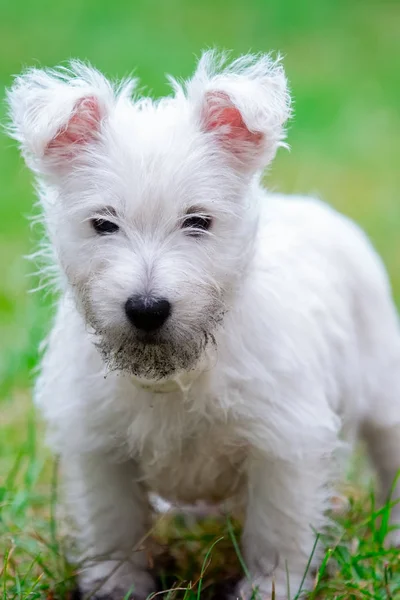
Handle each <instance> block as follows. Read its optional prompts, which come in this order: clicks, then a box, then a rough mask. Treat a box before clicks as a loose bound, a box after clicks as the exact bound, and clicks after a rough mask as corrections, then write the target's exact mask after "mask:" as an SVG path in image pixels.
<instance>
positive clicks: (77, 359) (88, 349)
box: [8, 53, 400, 600]
mask: <svg viewBox="0 0 400 600" xmlns="http://www.w3.org/2000/svg"><path fill="white" fill-rule="evenodd" d="M134 86H135V82H134V81H127V82H124V83H122V84H121V85H119V86H115V85H112V84H111V83H109V82H108V81H107V80H106V79H105V78H104V77H103V76H102V75H101V74H100V73H98V72H97V71H96V70H94V69H93V68H91V67H89V66H86V65H83V64H81V63H78V62H73V63H72V64H71V67H70V69H69V70H66V69H59V70H56V71H41V70H36V69H33V70H30V71H27V72H26V73H24V74H23V75H21V76H20V77H18V78H17V79H16V81H15V83H14V86H13V87H12V89H11V90H10V91H9V94H8V100H9V105H10V114H11V122H12V125H11V128H10V130H11V135H13V136H14V138H15V139H17V140H18V142H19V143H20V146H21V150H22V153H23V155H24V157H25V159H26V161H27V163H28V165H29V166H30V168H31V169H32V170H33V171H34V173H35V174H36V176H37V179H38V182H39V195H40V201H41V204H42V208H43V215H44V221H45V224H46V228H47V232H48V237H49V239H50V243H51V246H52V249H53V252H54V255H55V261H56V264H57V265H58V269H59V274H60V282H59V285H60V290H61V293H60V301H59V306H58V311H57V315H56V318H55V323H54V326H53V329H52V332H51V334H50V336H49V338H48V341H47V344H46V350H45V354H44V358H43V361H42V369H41V375H40V377H39V379H38V382H37V386H36V402H37V404H38V406H39V407H40V408H41V410H42V411H43V413H44V416H45V418H46V420H47V422H48V430H49V438H50V441H51V444H52V447H53V448H54V450H55V452H57V453H58V454H59V455H60V456H61V461H62V465H63V473H64V480H65V488H66V495H67V501H68V504H69V507H70V511H71V515H73V518H74V519H75V522H76V525H77V531H78V534H77V538H78V539H77V541H78V545H79V547H80V550H81V552H82V555H83V556H85V557H86V558H88V557H89V558H90V559H91V560H89V562H88V563H87V568H86V569H85V570H84V571H83V572H82V574H81V578H80V585H81V588H82V590H83V591H85V592H89V591H92V590H94V589H95V590H97V591H96V594H97V596H96V597H104V596H106V597H107V598H112V599H113V600H117V599H118V600H119V599H120V598H122V597H123V596H124V594H126V593H127V592H128V591H129V590H130V589H132V586H133V589H134V592H133V596H134V598H135V599H143V598H146V596H147V595H148V594H149V593H150V592H151V591H152V590H153V581H152V579H151V577H150V575H149V574H148V573H147V571H146V559H145V553H144V552H143V551H142V550H141V544H142V541H143V539H144V537H145V536H146V532H147V531H148V528H149V522H150V508H149V496H148V494H149V493H150V492H152V493H156V494H158V495H160V496H161V497H163V498H165V499H167V500H168V501H171V502H176V503H186V504H191V503H196V502H197V501H199V500H201V501H206V502H209V503H212V504H216V503H226V506H229V508H230V509H232V510H233V509H235V508H237V507H240V508H242V509H243V510H244V511H245V515H246V517H245V523H244V534H243V540H242V544H243V551H244V554H245V559H246V562H247V565H248V568H249V572H250V574H251V580H250V581H247V580H244V581H243V582H241V583H240V585H239V587H238V590H237V596H238V597H240V598H244V599H247V600H250V597H251V594H252V590H251V587H252V586H255V587H257V588H258V590H259V592H260V595H261V596H262V598H266V597H268V595H270V594H271V581H272V577H274V579H275V589H276V594H277V597H279V598H281V599H286V598H287V597H288V596H287V589H288V582H287V573H289V585H290V589H291V591H292V594H293V595H294V594H295V593H296V592H297V589H298V587H299V585H300V582H301V580H302V577H303V574H304V571H305V567H306V564H307V561H308V558H309V556H310V553H311V550H312V547H313V544H314V535H315V533H314V532H315V530H321V529H322V528H323V527H324V526H325V525H326V522H327V521H326V519H327V517H326V516H325V513H326V509H327V508H328V507H329V498H330V493H331V487H332V483H333V479H334V467H335V459H334V456H335V455H336V452H337V451H338V450H339V449H340V447H341V446H342V445H343V440H347V441H352V440H353V439H355V438H356V437H357V436H362V437H363V438H364V439H366V441H367V443H368V447H369V451H370V454H371V456H372V458H373V460H374V462H375V464H376V467H377V469H378V474H379V476H380V481H381V492H382V499H385V498H386V497H387V495H388V494H389V491H390V488H391V486H392V483H393V480H394V477H395V475H396V472H397V469H398V468H399V467H400V337H399V328H398V322H397V316H396V313H395V309H394V306H393V302H392V299H391V293H390V288H389V284H388V281H387V277H386V274H385V272H384V269H383V267H382V264H381V262H380V260H379V259H378V257H377V255H376V254H375V252H374V250H373V249H372V247H371V245H370V243H369V242H368V240H367V239H366V237H365V236H364V235H363V233H362V232H361V231H360V230H359V229H358V228H357V227H356V226H355V225H354V224H353V223H351V222H350V221H348V220H347V219H346V218H344V217H342V216H340V215H338V214H337V213H336V212H335V211H333V210H331V209H330V208H328V207H327V206H324V205H323V204H322V203H320V202H319V201H317V200H313V199H307V198H300V197H293V198H284V197H280V196H277V195H271V194H268V193H267V192H266V191H265V190H263V189H262V187H261V185H260V177H261V172H262V169H263V168H264V167H265V166H266V165H267V164H268V163H269V162H270V161H271V160H272V158H273V157H274V155H275V152H276V150H277V148H278V146H279V145H282V143H283V139H284V130H283V127H284V123H285V121H286V120H287V118H288V117H289V114H290V99H289V94H288V90H287V83H286V79H285V75H284V72H283V69H282V66H281V65H280V63H279V61H275V62H274V61H272V60H271V58H270V57H269V56H245V57H243V58H241V59H239V60H237V61H235V62H233V63H232V64H231V65H226V64H225V63H224V60H223V59H222V58H221V57H218V56H217V55H215V54H213V53H206V54H204V55H203V57H202V58H201V60H200V62H199V65H198V68H197V71H196V73H195V74H194V76H193V78H192V79H190V80H189V81H188V82H185V83H183V84H179V83H177V82H176V81H174V80H172V87H173V93H172V95H171V96H170V97H167V98H163V99H161V100H159V101H154V100H151V99H150V98H144V97H137V98H134V99H132V98H131V93H132V90H133V88H134ZM188 214H189V215H197V216H199V215H200V216H202V215H203V216H204V215H205V216H207V217H210V218H211V219H212V226H211V228H210V230H209V231H202V230H199V231H194V232H193V231H192V232H191V231H189V230H187V229H185V227H184V222H185V219H186V218H187V215H188ZM93 219H103V220H104V219H106V220H110V221H111V222H113V223H114V225H117V226H118V227H119V230H118V231H115V232H114V233H112V234H109V235H99V234H98V233H96V231H95V230H94V228H93ZM138 294H139V295H147V296H151V297H163V298H167V299H168V300H169V302H170V303H171V306H172V312H171V316H170V317H169V319H168V320H167V321H166V323H165V325H164V326H163V327H162V328H161V330H160V331H158V332H156V333H155V334H154V335H151V336H143V335H142V332H140V331H138V330H136V329H135V327H133V326H132V325H131V323H129V321H128V319H127V316H126V314H125V311H124V305H125V302H126V301H127V299H128V298H129V297H131V296H132V295H138ZM399 492H400V489H399V486H398V485H397V486H396V487H395V490H394V495H395V496H396V497H397V496H399ZM392 520H393V525H398V524H399V522H400V510H399V508H398V507H395V508H394V509H393V511H392ZM393 541H394V542H399V541H400V535H399V532H398V531H396V530H394V531H393ZM317 555H318V553H316V555H315V560H317ZM309 584H310V579H309V578H306V587H307V586H308V585H309Z"/></svg>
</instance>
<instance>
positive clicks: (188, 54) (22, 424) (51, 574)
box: [0, 0, 400, 600]
mask: <svg viewBox="0 0 400 600" xmlns="http://www.w3.org/2000/svg"><path fill="white" fill-rule="evenodd" d="M399 31H400V3H399V2H398V1H396V0H392V1H390V0H380V1H379V0H376V1H374V2H373V1H371V0H363V1H361V0H347V2H346V1H345V0H303V1H302V2H299V1H296V0H247V1H245V0H202V1H201V2H194V0H193V1H192V0H186V1H184V0H130V1H128V0H113V2H109V1H107V0H96V1H95V0H87V1H83V0H59V1H58V2H54V1H53V2H51V1H50V0H35V2H33V1H31V2H29V1H28V0H25V1H24V0H13V1H12V0H0V90H2V91H0V95H1V96H3V90H4V88H5V87H6V86H8V85H9V84H10V82H11V79H12V75H13V74H16V73H18V72H20V71H21V69H22V68H23V67H24V66H28V65H46V66H52V65H55V64H58V63H60V62H62V61H65V60H66V59H68V58H70V57H79V58H82V59H87V60H89V61H91V62H92V63H93V64H94V65H95V66H97V67H98V68H99V69H101V70H103V71H104V72H105V73H106V74H107V75H109V76H110V77H112V78H116V77H121V76H124V75H126V74H129V73H131V72H132V71H134V72H135V74H136V75H137V76H139V77H140V79H141V80H142V84H143V86H144V87H145V89H146V90H147V91H150V92H151V93H152V94H154V95H160V94H163V93H166V92H167V91H168V87H167V84H166V80H165V77H164V74H165V73H168V72H169V73H173V74H174V75H175V76H179V77H185V76H188V75H189V74H190V73H191V71H192V69H193V66H194V63H195V56H198V55H199V53H200V50H201V49H202V48H205V47H210V46H219V47H222V48H226V49H232V51H233V54H234V55H235V56H236V55H238V54H240V53H241V52H245V51H248V50H253V51H265V50H276V51H280V52H281V53H282V54H283V55H284V64H285V67H286V70H287V74H288V77H289V80H290V84H291V88H292V92H293V96H294V107H295V116H294V119H293V121H292V123H291V124H290V127H289V143H290V145H291V152H290V153H289V152H285V151H280V153H279V156H278V157H277V159H276V161H275V163H274V165H273V166H272V168H271V171H270V173H269V176H268V178H267V179H266V183H267V185H268V186H269V187H270V188H271V189H276V190H279V191H284V192H294V191H296V192H303V193H313V194H318V195H320V196H321V197H323V198H324V199H326V200H327V201H328V202H330V203H331V204H333V205H334V206H336V207H338V208H339V209H340V210H342V211H343V212H345V213H346V214H348V215H349V216H351V217H352V218H354V219H355V220H356V221H357V222H358V223H360V224H361V225H362V226H363V227H364V228H365V230H366V231H367V233H368V234H369V236H370V238H371V239H372V241H373V243H374V245H375V246H376V248H377V249H378V251H379V252H380V253H381V255H382V257H383V259H384V261H385V263H386V265H387V267H388V270H389V273H390V275H391V279H392V283H393V289H394V295H395V298H396V300H397V302H399V300H400V234H399V233H398V229H399V228H400V197H399V194H398V189H399V188H400V169H399V166H398V161H399V155H400V112H399V98H400V79H399V72H400V35H399ZM0 113H1V114H0V116H1V118H2V119H3V120H4V118H5V109H4V106H3V104H2V105H1V108H0ZM0 177H1V180H0V181H1V184H0V256H1V262H0V331H1V335H0V596H1V594H3V600H4V599H7V600H8V599H14V598H15V599H17V598H18V599H25V598H26V599H28V598H29V599H35V598H47V599H50V598H60V599H63V600H65V599H66V598H67V597H68V593H69V590H71V589H72V586H73V583H72V579H71V577H72V575H73V569H72V567H71V568H70V567H68V566H67V565H66V562H65V557H64V549H63V545H64V535H63V533H64V532H63V530H62V528H61V529H60V526H57V521H56V519H55V513H56V504H57V491H58V490H57V470H56V468H55V467H54V464H53V462H52V461H51V459H50V458H49V456H48V453H47V452H46V450H45V448H44V443H43V427H42V425H41V424H40V422H39V420H38V417H37V416H36V415H35V414H34V411H33V409H32V406H31V387H32V382H33V380H34V371H35V367H36V364H37V358H38V345H39V342H40V340H41V339H42V338H43V337H44V335H45V334H46V332H47V331H48V328H49V322H50V321H51V315H52V303H53V301H54V298H53V297H52V295H51V293H50V292H48V293H45V292H44V291H42V292H38V293H33V294H31V293H29V290H30V289H32V288H35V287H38V286H40V280H39V278H38V276H37V275H34V274H33V275H32V273H33V271H34V270H35V269H34V265H32V263H29V262H28V261H27V260H26V259H25V258H24V256H26V255H27V254H30V253H31V252H32V251H33V250H34V248H35V243H36V241H37V239H38V238H39V237H40V230H38V229H37V228H35V227H33V228H32V227H31V225H30V224H29V221H28V219H27V217H28V216H29V215H32V214H34V213H35V209H34V194H33V190H32V186H31V183H32V181H31V177H30V175H29V174H28V172H27V170H26V169H25V168H24V165H23V163H22V161H21V159H20V158H19V156H18V153H17V150H16V148H15V145H14V144H13V143H12V142H10V141H9V140H8V139H7V138H5V137H4V136H1V137H0ZM360 470H362V469H361V467H360V468H358V467H357V466H356V467H354V468H353V471H352V474H351V477H350V479H351V483H350V484H349V486H348V496H349V503H350V507H349V510H348V511H347V512H346V514H344V515H342V516H340V517H339V520H341V522H342V524H343V526H344V527H343V534H342V536H340V537H338V533H337V532H336V533H332V535H331V537H329V538H327V539H326V540H325V542H326V546H327V554H326V561H325V562H324V564H323V567H322V568H321V569H322V570H321V572H320V574H319V576H318V577H317V579H318V585H317V587H316V590H315V592H314V593H313V594H312V596H311V597H314V598H327V599H328V600H329V599H332V600H333V599H339V598H342V599H353V598H354V599H355V600H358V599H361V598H382V599H383V598H385V599H389V598H393V599H394V598H400V558H399V554H398V552H396V551H393V550H385V549H384V544H383V538H384V534H385V531H386V528H387V519H386V516H387V511H386V512H385V511H384V512H383V517H382V514H380V513H379V512H378V511H377V509H376V507H375V506H374V501H373V496H372V495H371V494H370V491H369V485H368V484H365V478H364V477H363V476H362V475H361V474H360ZM380 517H381V518H380ZM235 531H236V530H235V529H234V528H233V527H231V526H230V524H229V523H224V524H223V525H222V526H221V525H217V524H216V523H214V522H207V523H205V524H203V525H202V526H201V527H197V526H196V527H194V528H193V529H192V530H190V532H187V531H186V530H185V528H183V527H182V524H181V523H179V522H175V521H174V522H173V523H171V522H168V523H166V522H163V523H162V524H160V525H159V527H158V530H157V535H158V538H159V539H160V540H162V541H163V542H164V543H166V540H167V539H168V541H169V543H170V546H171V548H172V549H171V554H172V556H169V559H168V560H169V562H168V563H166V564H165V566H164V571H165V581H164V583H163V585H164V587H165V586H167V587H168V586H169V585H171V583H173V582H174V581H176V580H177V579H176V578H177V577H178V578H180V579H181V580H182V583H181V586H180V587H183V588H186V591H180V592H174V594H172V595H170V597H171V598H184V597H185V598H186V599H187V600H189V599H190V600H194V599H195V598H199V597H200V593H199V591H198V590H199V585H198V584H196V581H198V579H199V577H200V576H201V570H202V567H203V566H205V567H207V568H206V569H205V575H204V577H203V576H201V577H200V581H201V582H202V584H201V585H202V586H203V587H202V591H201V598H205V599H207V598H211V597H212V594H214V597H215V598H218V600H220V596H221V592H218V591H216V589H218V588H215V586H214V583H215V582H219V583H221V582H223V580H224V579H225V578H226V577H228V576H231V575H233V574H237V572H238V570H239V568H240V567H239V566H238V565H239V562H240V561H239V560H238V557H237V555H236V553H235V550H234V546H235V543H234V542H235V540H236V537H237V534H236V533H234V532H235ZM220 537H223V539H222V540H220V541H218V542H217V543H216V545H215V547H214V548H213V550H212V552H211V554H210V557H211V558H210V561H208V560H205V556H206V553H207V552H208V550H210V548H211V546H212V544H213V543H214V542H215V541H216V540H218V539H219V538H220ZM332 555H333V557H334V558H335V559H336V563H335V562H334V561H333V559H332ZM204 561H205V562H204ZM208 562H210V564H208ZM203 563H204V564H203ZM329 566H331V568H330V569H328V567H329ZM328 570H329V571H330V576H329V577H328V576H327V571H328ZM175 576H176V577H175ZM213 589H214V591H212V590H213ZM293 595H295V591H294V593H293Z"/></svg>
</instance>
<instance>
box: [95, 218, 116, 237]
mask: <svg viewBox="0 0 400 600" xmlns="http://www.w3.org/2000/svg"><path fill="white" fill-rule="evenodd" d="M92 226H93V229H94V230H95V232H96V233H98V234H99V235H109V234H111V233H116V232H117V231H118V229H119V227H118V225H117V224H116V223H113V222H112V221H107V219H92Z"/></svg>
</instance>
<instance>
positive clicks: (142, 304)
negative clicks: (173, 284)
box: [125, 296, 171, 331]
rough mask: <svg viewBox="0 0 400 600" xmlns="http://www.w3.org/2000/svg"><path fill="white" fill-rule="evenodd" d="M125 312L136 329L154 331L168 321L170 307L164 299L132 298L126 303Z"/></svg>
mask: <svg viewBox="0 0 400 600" xmlns="http://www.w3.org/2000/svg"><path fill="white" fill-rule="evenodd" d="M125 312H126V316H127V317H128V319H129V320H130V322H131V323H132V325H134V326H135V327H136V328H137V329H141V330H142V331H155V330H156V329H159V328H160V327H161V325H162V324H163V323H164V322H165V321H166V320H167V319H168V317H169V315H170V313H171V305H170V303H169V302H168V300H165V299H164V298H151V297H150V298H148V297H143V296H132V297H131V298H128V300H127V301H126V304H125Z"/></svg>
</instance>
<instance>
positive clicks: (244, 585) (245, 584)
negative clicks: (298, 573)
mask: <svg viewBox="0 0 400 600" xmlns="http://www.w3.org/2000/svg"><path fill="white" fill-rule="evenodd" d="M290 579H291V581H290V590H292V584H294V585H293V590H294V592H293V591H291V594H290V598H292V597H294V596H296V593H297V591H298V589H299V586H300V584H298V585H296V583H298V582H297V578H294V579H293V580H292V577H291V578H290ZM308 583H309V582H308ZM288 589H289V588H288V583H287V576H286V573H283V572H280V571H277V572H276V573H275V574H274V576H272V577H265V576H259V577H254V578H253V579H252V581H249V580H248V579H242V581H240V582H239V584H238V585H237V587H236V590H235V593H234V595H233V596H231V597H230V599H229V600H271V599H272V598H274V599H275V600H290V598H289V596H288ZM302 589H303V588H302ZM296 597H297V596H296ZM300 597H301V598H302V597H303V595H302V594H301V595H300Z"/></svg>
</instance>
